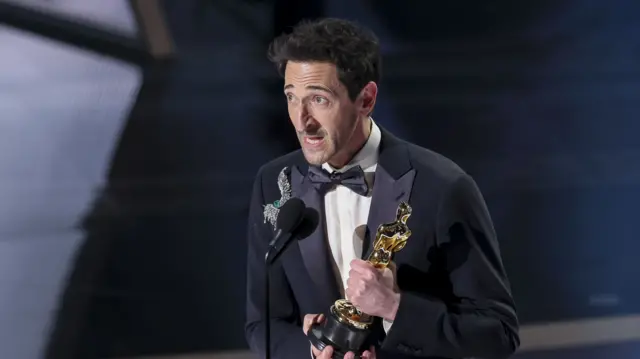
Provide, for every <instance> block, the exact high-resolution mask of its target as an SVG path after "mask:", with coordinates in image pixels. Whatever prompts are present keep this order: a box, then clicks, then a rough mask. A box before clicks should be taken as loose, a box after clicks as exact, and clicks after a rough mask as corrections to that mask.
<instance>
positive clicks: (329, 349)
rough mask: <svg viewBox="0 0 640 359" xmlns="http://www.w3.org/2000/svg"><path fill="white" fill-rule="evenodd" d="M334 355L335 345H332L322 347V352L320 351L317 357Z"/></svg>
mask: <svg viewBox="0 0 640 359" xmlns="http://www.w3.org/2000/svg"><path fill="white" fill-rule="evenodd" d="M332 356H333V347H332V346H328V347H326V348H324V349H322V352H321V353H320V355H319V356H317V358H319V359H331V357H332Z"/></svg>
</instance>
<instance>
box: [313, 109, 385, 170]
mask: <svg viewBox="0 0 640 359" xmlns="http://www.w3.org/2000/svg"><path fill="white" fill-rule="evenodd" d="M370 119H371V133H370V134H369V138H368V139H367V142H366V143H365V144H364V146H362V148H361V149H360V151H359V152H358V153H357V154H356V155H355V156H354V157H353V159H352V160H351V161H350V162H349V163H348V164H347V165H346V166H344V167H342V168H340V169H335V168H333V167H332V166H331V165H330V164H328V163H326V162H325V163H323V164H322V168H323V169H325V170H326V171H328V172H330V173H331V172H345V171H347V170H349V169H351V168H353V167H355V166H360V167H361V168H362V170H363V171H365V172H373V171H375V168H376V164H377V163H378V149H379V148H380V141H381V139H382V133H381V132H380V128H379V127H378V125H376V123H375V122H374V121H373V119H372V118H370Z"/></svg>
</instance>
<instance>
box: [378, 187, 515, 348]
mask: <svg viewBox="0 0 640 359" xmlns="http://www.w3.org/2000/svg"><path fill="white" fill-rule="evenodd" d="M435 226H436V234H435V237H436V241H435V245H434V248H431V249H430V250H429V252H430V253H429V256H428V258H426V259H425V260H428V261H429V262H430V263H429V266H430V268H431V269H430V270H432V269H433V270H435V271H437V272H438V273H441V276H442V277H443V278H444V281H443V282H444V283H447V286H450V288H451V292H452V295H451V298H446V299H443V298H436V297H434V296H429V295H422V294H421V293H422V291H406V292H405V291H402V290H401V293H400V296H401V299H400V304H399V308H398V311H397V314H396V318H395V320H394V322H393V327H391V329H390V330H389V332H388V333H387V336H386V338H385V340H384V341H383V343H382V347H383V349H385V350H389V351H395V352H401V353H403V354H409V355H414V356H435V357H446V358H469V357H481V358H493V359H504V358H508V357H509V356H511V354H513V353H514V352H515V351H516V349H517V348H518V346H519V345H520V339H519V335H518V328H519V324H518V318H517V315H516V311H515V305H514V302H513V299H512V296H511V289H510V285H509V282H508V279H507V275H506V273H505V269H504V267H503V264H502V259H501V257H500V250H499V247H498V241H497V239H496V234H495V231H494V228H493V224H492V221H491V218H490V215H489V211H488V209H487V207H486V204H485V202H484V199H483V197H482V195H481V193H480V190H479V189H478V188H477V186H476V184H475V182H474V181H473V179H472V178H471V177H469V176H468V175H466V174H462V175H460V177H459V178H458V179H457V180H456V181H454V182H453V183H452V184H451V185H450V186H449V190H448V191H447V192H446V193H445V194H444V195H443V196H442V199H441V200H440V203H439V208H438V214H437V221H436V224H435ZM434 268H435V269H434ZM399 279H400V278H399ZM414 285H415V284H414ZM417 285H418V286H433V285H440V284H436V283H427V282H424V283H418V284H417Z"/></svg>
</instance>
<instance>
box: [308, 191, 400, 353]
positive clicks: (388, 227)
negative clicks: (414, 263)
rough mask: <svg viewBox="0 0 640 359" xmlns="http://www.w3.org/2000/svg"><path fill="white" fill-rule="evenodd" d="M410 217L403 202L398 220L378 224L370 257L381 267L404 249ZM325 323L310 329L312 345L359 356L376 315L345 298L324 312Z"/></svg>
mask: <svg viewBox="0 0 640 359" xmlns="http://www.w3.org/2000/svg"><path fill="white" fill-rule="evenodd" d="M410 216H411V206H409V204H408V203H406V202H402V203H400V205H399V206H398V210H397V212H396V220H395V221H393V222H391V223H384V224H381V225H380V226H378V229H377V230H376V237H375V241H374V243H373V251H372V252H371V254H370V255H369V258H367V262H369V263H371V264H372V265H373V266H374V267H376V268H378V269H384V268H387V266H388V265H389V263H391V257H392V255H393V253H395V252H397V251H399V250H401V249H402V248H404V246H405V244H406V243H407V239H408V238H409V236H411V230H410V229H409V227H408V226H407V220H408V219H409V217H410ZM325 317H326V319H325V320H324V321H323V322H322V323H318V324H314V325H313V326H312V327H311V329H310V330H309V332H308V337H309V340H310V342H311V344H312V345H313V346H314V347H316V348H317V349H318V350H322V349H324V348H325V347H327V346H332V347H333V353H334V354H333V357H334V358H343V357H344V355H346V354H347V353H348V352H353V353H354V354H355V355H356V358H360V357H361V354H362V353H363V352H364V351H365V350H367V349H369V348H368V345H369V341H368V340H367V339H368V337H369V334H370V333H371V325H372V324H373V322H374V317H372V316H370V315H367V314H365V313H362V312H361V311H360V310H359V309H358V308H356V307H355V306H354V305H353V304H351V303H350V302H349V301H348V300H346V299H339V300H337V301H336V302H335V303H334V304H333V305H332V306H331V308H330V310H329V313H328V314H327V315H325Z"/></svg>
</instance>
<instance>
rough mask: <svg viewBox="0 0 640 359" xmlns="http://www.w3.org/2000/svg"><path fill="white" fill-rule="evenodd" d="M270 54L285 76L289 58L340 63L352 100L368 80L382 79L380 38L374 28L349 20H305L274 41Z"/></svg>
mask: <svg viewBox="0 0 640 359" xmlns="http://www.w3.org/2000/svg"><path fill="white" fill-rule="evenodd" d="M268 55H269V60H271V62H273V63H274V64H275V65H276V66H277V68H278V72H279V73H280V75H281V76H284V70H285V68H286V67H287V62H288V61H295V62H303V61H317V62H329V63H332V64H334V65H336V68H337V70H338V79H339V80H340V82H342V84H344V85H345V87H346V88H347V91H348V93H349V98H351V100H352V101H354V100H355V99H356V97H357V96H358V94H359V93H360V91H361V90H362V89H363V88H364V86H365V85H366V84H367V83H369V82H370V81H373V82H376V83H377V82H378V81H379V80H380V75H381V58H380V44H379V41H378V38H377V37H376V35H375V34H374V33H373V32H372V31H371V30H369V29H367V28H365V27H362V26H360V25H358V24H357V23H355V22H352V21H348V20H342V19H334V18H326V19H321V20H316V21H304V22H301V23H300V24H298V25H296V26H295V27H294V28H293V32H292V33H291V34H283V35H281V36H279V37H277V38H276V39H275V40H273V42H272V43H271V45H269V52H268Z"/></svg>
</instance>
